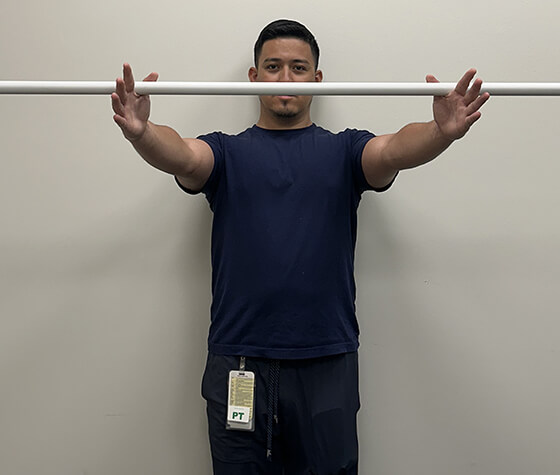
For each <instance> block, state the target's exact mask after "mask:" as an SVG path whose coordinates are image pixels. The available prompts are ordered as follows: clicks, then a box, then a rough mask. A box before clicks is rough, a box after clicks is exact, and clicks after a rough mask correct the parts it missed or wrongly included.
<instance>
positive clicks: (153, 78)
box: [144, 73, 159, 82]
mask: <svg viewBox="0 0 560 475" xmlns="http://www.w3.org/2000/svg"><path fill="white" fill-rule="evenodd" d="M158 78H159V74H158V73H150V74H148V75H147V76H146V77H145V78H144V81H151V82H154V81H157V80H158Z"/></svg>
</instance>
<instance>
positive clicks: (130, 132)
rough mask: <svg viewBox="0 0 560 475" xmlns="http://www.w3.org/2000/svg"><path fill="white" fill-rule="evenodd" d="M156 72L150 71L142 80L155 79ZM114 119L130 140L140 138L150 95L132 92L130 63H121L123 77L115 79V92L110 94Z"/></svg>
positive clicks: (146, 121)
mask: <svg viewBox="0 0 560 475" xmlns="http://www.w3.org/2000/svg"><path fill="white" fill-rule="evenodd" d="M158 76H159V75H158V74H157V73H150V74H149V75H148V76H147V77H146V78H145V79H144V81H157V79H158ZM111 101H112V104H113V111H114V112H115V115H114V116H113V119H114V121H115V122H116V123H117V125H118V126H119V127H120V128H121V130H122V132H123V134H124V136H125V137H126V138H127V139H128V140H129V141H130V142H136V141H137V140H139V139H141V138H142V135H143V134H144V132H145V130H146V127H147V125H148V118H149V117H150V96H140V95H138V94H136V92H134V76H133V75H132V68H131V67H130V64H127V63H125V64H124V65H123V77H122V78H118V79H117V84H116V92H113V94H111Z"/></svg>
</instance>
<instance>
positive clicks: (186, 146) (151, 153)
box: [111, 64, 214, 191]
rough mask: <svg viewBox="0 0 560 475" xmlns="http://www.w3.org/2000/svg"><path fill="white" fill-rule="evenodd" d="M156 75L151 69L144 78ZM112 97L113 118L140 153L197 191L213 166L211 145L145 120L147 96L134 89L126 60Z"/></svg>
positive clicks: (148, 113) (147, 111) (148, 108)
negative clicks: (182, 136)
mask: <svg viewBox="0 0 560 475" xmlns="http://www.w3.org/2000/svg"><path fill="white" fill-rule="evenodd" d="M157 78H158V75H157V74H156V73H151V74H150V75H148V77H146V79H145V81H156V80H157ZM111 100H112V104H113V111H114V112H115V115H114V116H113V119H114V120H115V122H116V123H117V125H118V126H119V127H120V128H121V130H122V132H123V135H124V136H125V138H126V139H127V140H128V141H130V143H131V144H132V145H133V147H134V148H135V150H136V151H137V152H138V153H139V154H140V156H142V158H143V159H144V160H146V162H148V163H149V164H150V165H152V166H153V167H155V168H157V169H159V170H162V171H164V172H166V173H170V174H172V175H175V176H176V177H177V179H178V180H179V182H180V183H181V185H183V186H184V187H185V188H187V189H189V190H192V191H200V190H201V189H202V187H203V186H204V184H205V183H206V181H207V180H208V178H209V177H210V174H211V173H212V169H213V167H214V154H213V152H212V149H211V148H210V146H209V145H208V144H207V143H206V142H204V141H202V140H198V139H183V138H181V137H180V136H179V134H177V132H175V131H174V130H173V129H171V128H170V127H167V126H163V125H156V124H153V123H152V122H150V121H149V120H148V118H149V116H150V98H149V96H139V95H138V94H136V92H135V91H134V77H133V75H132V68H131V67H130V65H129V64H125V65H124V67H123V77H122V79H121V78H118V79H117V82H116V92H114V93H113V94H112V95H111Z"/></svg>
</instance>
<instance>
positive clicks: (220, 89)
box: [0, 81, 560, 96]
mask: <svg viewBox="0 0 560 475" xmlns="http://www.w3.org/2000/svg"><path fill="white" fill-rule="evenodd" d="M454 88H455V83H412V82H402V83H399V82H377V83H375V82H321V83H317V82H137V83H136V88H135V90H136V92H137V93H138V94H142V95H148V94H150V95H151V94H160V95H194V96H198V95H202V96H206V95H211V96H212V95H225V96H252V95H313V96H444V95H446V94H448V93H449V92H451V91H452V90H453V89H454ZM114 91H115V82H114V81H0V94H18V95H20V94H40V95H45V94H53V95H67V94H70V95H74V94H75V95H93V94H99V95H102V94H107V95H108V94H111V93H112V92H114ZM482 92H489V93H490V94H491V95H494V96H560V83H552V82H548V83H547V82H541V83H522V82H517V83H515V82H512V83H497V82H496V83H484V84H483V86H482Z"/></svg>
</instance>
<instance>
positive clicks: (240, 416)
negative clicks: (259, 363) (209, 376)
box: [226, 357, 255, 431]
mask: <svg viewBox="0 0 560 475" xmlns="http://www.w3.org/2000/svg"><path fill="white" fill-rule="evenodd" d="M254 406H255V373H253V372H252V371H245V357H241V362H240V365H239V370H232V371H230V372H229V385H228V408H227V421H226V429H228V430H246V431H253V430H255V424H254Z"/></svg>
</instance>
